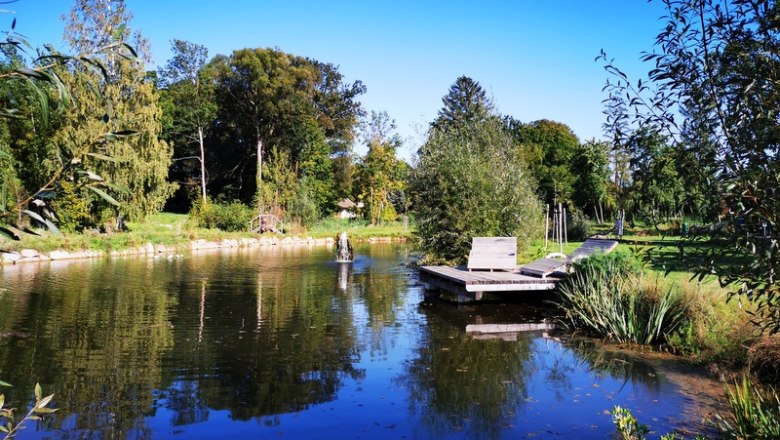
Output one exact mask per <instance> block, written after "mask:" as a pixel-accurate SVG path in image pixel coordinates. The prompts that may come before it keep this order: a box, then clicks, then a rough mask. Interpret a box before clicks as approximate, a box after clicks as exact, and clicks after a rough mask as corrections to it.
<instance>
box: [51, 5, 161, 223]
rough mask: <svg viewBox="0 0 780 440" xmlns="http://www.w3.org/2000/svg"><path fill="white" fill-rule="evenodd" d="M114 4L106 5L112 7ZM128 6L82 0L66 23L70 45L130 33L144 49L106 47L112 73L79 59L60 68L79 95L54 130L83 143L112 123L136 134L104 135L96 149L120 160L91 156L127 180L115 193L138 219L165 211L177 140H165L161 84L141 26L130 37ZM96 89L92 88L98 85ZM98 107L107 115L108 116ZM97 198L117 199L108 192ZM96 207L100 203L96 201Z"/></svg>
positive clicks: (101, 170) (57, 138) (68, 141)
mask: <svg viewBox="0 0 780 440" xmlns="http://www.w3.org/2000/svg"><path fill="white" fill-rule="evenodd" d="M107 11H108V12H107ZM130 18H131V16H130V14H129V13H128V12H127V11H126V8H125V3H124V1H123V0H114V1H112V2H111V4H110V5H109V6H107V5H106V4H105V2H104V1H102V0H79V1H77V2H76V3H75V5H74V7H73V9H72V10H71V13H70V15H69V18H68V20H67V24H66V36H67V38H68V42H69V44H70V46H71V47H72V48H74V49H75V50H78V51H84V52H89V51H94V50H96V49H98V48H99V47H100V44H101V43H103V42H106V41H112V40H114V39H116V40H117V41H119V42H121V43H125V42H130V41H132V42H133V44H134V46H135V47H136V49H137V51H138V53H140V54H141V55H142V56H141V57H139V58H135V59H128V58H127V57H116V56H110V55H100V56H99V58H98V59H99V61H100V62H101V63H102V65H103V66H104V67H105V69H106V72H108V78H107V80H106V81H101V78H100V77H99V76H98V75H97V74H96V73H95V72H94V71H92V70H89V69H86V68H83V67H77V68H75V69H72V70H70V71H62V72H59V74H60V77H61V78H62V79H63V81H64V82H65V84H66V86H67V87H69V88H70V89H71V90H73V91H75V93H78V95H79V97H80V99H79V100H78V101H77V102H76V103H75V105H73V106H72V107H70V108H68V109H67V111H66V112H65V113H64V114H63V120H62V122H61V124H60V125H59V126H58V127H57V130H56V132H55V133H54V134H53V141H54V142H55V144H63V145H72V146H73V148H75V149H81V148H84V147H85V146H88V145H90V144H93V143H94V142H95V140H96V139H100V138H101V137H102V136H103V135H104V134H105V133H106V131H110V132H115V133H125V132H127V131H128V130H132V131H133V132H134V133H135V134H134V135H132V136H124V137H121V138H116V137H115V138H113V141H112V142H105V143H102V144H101V145H100V146H99V148H98V149H97V150H98V151H97V152H98V153H100V154H102V155H103V156H106V157H111V158H115V159H117V158H121V160H119V161H118V160H94V157H93V158H92V160H91V161H90V163H91V165H92V166H93V167H94V169H95V172H96V173H97V174H98V175H100V176H101V177H102V178H103V179H105V180H107V181H108V182H110V183H111V184H112V185H115V187H117V188H122V189H123V191H121V192H118V193H116V194H115V198H116V201H117V202H118V205H121V206H118V207H117V208H118V210H119V211H121V212H122V213H123V214H124V215H125V217H126V218H128V219H138V218H143V217H146V216H148V215H150V214H153V213H156V212H158V211H160V210H161V209H162V207H163V205H164V204H165V201H166V200H167V199H168V197H169V196H170V195H171V194H172V193H173V190H174V187H173V186H172V185H171V184H170V183H169V182H168V181H167V177H168V167H169V164H170V161H171V155H172V148H171V147H170V146H169V145H168V144H167V143H166V142H164V141H162V140H160V138H159V135H160V132H161V123H160V119H161V110H160V108H159V106H158V96H157V93H156V90H155V85H154V84H153V83H152V82H151V81H149V80H148V79H147V75H146V71H145V69H144V60H145V58H144V56H145V55H146V51H147V46H148V45H147V42H146V40H145V39H143V38H142V37H141V35H140V34H138V33H136V34H135V35H134V36H133V37H131V32H130V30H129V28H128V26H127V23H129V21H130ZM96 85H97V87H98V90H97V93H91V92H90V90H92V88H93V87H94V86H96ZM100 115H105V116H104V117H103V118H102V119H101V118H99V116H100ZM95 200H96V203H97V202H99V203H101V204H105V203H108V204H113V203H111V202H110V201H109V200H107V199H105V198H101V199H95ZM93 210H94V211H95V212H99V211H101V210H102V207H95V208H93Z"/></svg>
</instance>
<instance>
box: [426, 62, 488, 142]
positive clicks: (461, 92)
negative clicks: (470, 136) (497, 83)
mask: <svg viewBox="0 0 780 440" xmlns="http://www.w3.org/2000/svg"><path fill="white" fill-rule="evenodd" d="M442 103H443V104H444V105H443V107H442V108H441V110H439V116H438V117H437V118H436V120H435V121H434V122H433V126H434V127H438V128H441V129H445V128H447V127H452V126H455V125H459V124H467V123H470V122H480V121H483V120H484V119H486V118H488V117H489V116H490V115H491V112H492V111H493V103H492V102H491V100H490V99H489V98H488V96H487V94H486V93H485V90H484V89H483V88H482V86H481V85H480V84H479V83H478V82H477V81H474V80H473V79H471V78H469V77H468V76H465V75H464V76H460V77H458V79H456V80H455V83H454V84H452V85H451V86H450V90H449V91H448V92H447V94H446V95H444V97H443V98H442Z"/></svg>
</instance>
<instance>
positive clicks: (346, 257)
mask: <svg viewBox="0 0 780 440" xmlns="http://www.w3.org/2000/svg"><path fill="white" fill-rule="evenodd" d="M336 247H337V249H338V251H337V252H336V261H337V262H338V263H351V262H352V260H353V258H354V253H353V252H352V243H350V242H349V238H347V233H346V232H342V233H341V234H339V235H338V237H336Z"/></svg>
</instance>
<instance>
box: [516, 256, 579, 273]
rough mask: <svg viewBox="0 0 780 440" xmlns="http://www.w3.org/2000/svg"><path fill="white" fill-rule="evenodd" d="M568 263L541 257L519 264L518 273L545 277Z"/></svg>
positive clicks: (562, 268)
mask: <svg viewBox="0 0 780 440" xmlns="http://www.w3.org/2000/svg"><path fill="white" fill-rule="evenodd" d="M567 264H568V263H567V262H566V261H565V260H556V259H554V258H541V259H539V260H536V261H532V262H530V263H528V264H525V265H523V266H520V273H521V274H524V275H530V276H535V277H540V278H547V277H548V276H549V275H551V274H552V273H554V272H557V271H561V270H564V269H565V268H566V265H567Z"/></svg>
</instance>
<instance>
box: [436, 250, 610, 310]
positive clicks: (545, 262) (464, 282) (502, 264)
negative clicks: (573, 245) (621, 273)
mask: <svg viewBox="0 0 780 440" xmlns="http://www.w3.org/2000/svg"><path fill="white" fill-rule="evenodd" d="M617 244H618V243H617V241H615V240H604V239H588V240H586V241H585V242H584V243H583V244H582V246H580V247H579V248H577V249H576V250H575V251H574V252H572V253H571V254H569V256H567V257H566V258H564V259H556V258H541V259H539V260H536V261H532V262H530V263H528V264H524V265H521V266H518V265H517V239H516V238H514V237H474V239H473V241H472V247H471V253H470V254H469V261H468V264H467V265H466V266H465V267H463V266H460V267H452V266H422V267H421V268H420V280H421V281H422V282H423V283H425V284H426V285H428V286H429V287H435V288H438V289H442V290H445V291H447V292H450V293H453V294H455V295H457V301H458V302H470V301H480V300H482V296H483V294H484V293H487V292H490V293H497V292H523V291H544V290H552V289H555V287H556V286H557V285H558V282H560V281H561V280H562V279H563V277H564V276H565V274H566V272H567V270H568V268H569V265H570V264H571V263H572V262H574V261H576V260H579V259H581V258H587V257H589V256H591V255H593V254H595V253H598V252H602V253H608V252H611V251H612V250H613V249H615V247H617Z"/></svg>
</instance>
